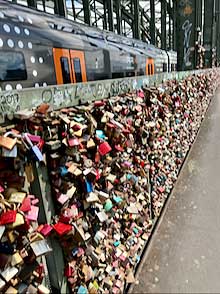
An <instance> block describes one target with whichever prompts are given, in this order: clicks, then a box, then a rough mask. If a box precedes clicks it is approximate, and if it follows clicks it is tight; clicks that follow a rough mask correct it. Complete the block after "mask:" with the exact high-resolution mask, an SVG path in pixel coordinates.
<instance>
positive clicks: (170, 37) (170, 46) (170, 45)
mask: <svg viewBox="0 0 220 294" xmlns="http://www.w3.org/2000/svg"><path fill="white" fill-rule="evenodd" d="M170 4H171V0H169V5H170ZM172 41H173V40H172V23H171V14H170V13H169V48H168V49H169V50H171V49H172Z"/></svg>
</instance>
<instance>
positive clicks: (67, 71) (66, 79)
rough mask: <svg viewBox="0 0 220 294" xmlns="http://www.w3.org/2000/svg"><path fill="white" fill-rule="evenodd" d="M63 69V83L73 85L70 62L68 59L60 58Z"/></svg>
mask: <svg viewBox="0 0 220 294" xmlns="http://www.w3.org/2000/svg"><path fill="white" fill-rule="evenodd" d="M60 63H61V69H62V76H63V83H64V84H69V83H71V79H70V67H69V61H68V58H67V57H60Z"/></svg>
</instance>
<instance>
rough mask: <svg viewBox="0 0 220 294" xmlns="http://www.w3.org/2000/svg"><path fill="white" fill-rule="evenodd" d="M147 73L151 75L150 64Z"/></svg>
mask: <svg viewBox="0 0 220 294" xmlns="http://www.w3.org/2000/svg"><path fill="white" fill-rule="evenodd" d="M148 75H149V76H151V64H148Z"/></svg>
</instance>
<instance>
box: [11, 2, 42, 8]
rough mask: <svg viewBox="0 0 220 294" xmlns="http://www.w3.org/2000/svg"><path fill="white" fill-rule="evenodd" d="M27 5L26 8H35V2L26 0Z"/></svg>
mask: <svg viewBox="0 0 220 294" xmlns="http://www.w3.org/2000/svg"><path fill="white" fill-rule="evenodd" d="M13 2H15V3H16V2H17V1H13ZM27 5H28V7H32V8H37V1H36V0H27Z"/></svg>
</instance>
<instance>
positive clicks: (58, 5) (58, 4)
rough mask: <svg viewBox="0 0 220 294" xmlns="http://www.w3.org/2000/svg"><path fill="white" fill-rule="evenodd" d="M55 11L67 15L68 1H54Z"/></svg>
mask: <svg viewBox="0 0 220 294" xmlns="http://www.w3.org/2000/svg"><path fill="white" fill-rule="evenodd" d="M54 12H55V14H58V15H60V16H64V17H66V16H67V10H66V1H65V0H55V1H54Z"/></svg>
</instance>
